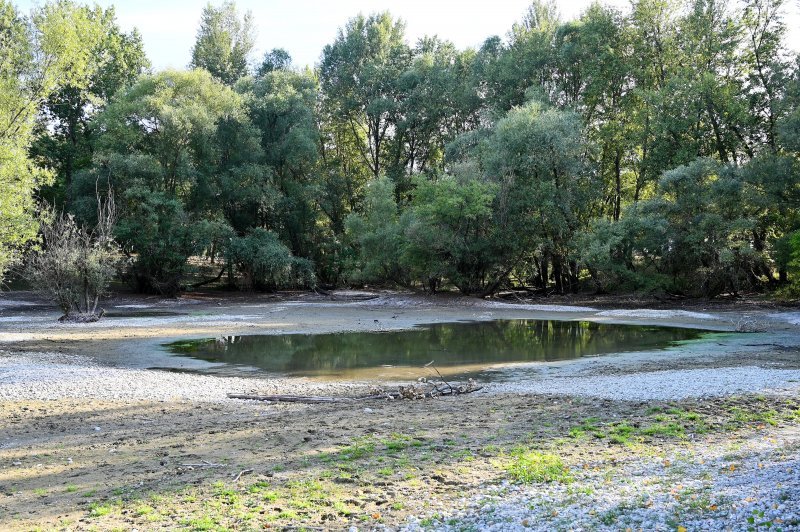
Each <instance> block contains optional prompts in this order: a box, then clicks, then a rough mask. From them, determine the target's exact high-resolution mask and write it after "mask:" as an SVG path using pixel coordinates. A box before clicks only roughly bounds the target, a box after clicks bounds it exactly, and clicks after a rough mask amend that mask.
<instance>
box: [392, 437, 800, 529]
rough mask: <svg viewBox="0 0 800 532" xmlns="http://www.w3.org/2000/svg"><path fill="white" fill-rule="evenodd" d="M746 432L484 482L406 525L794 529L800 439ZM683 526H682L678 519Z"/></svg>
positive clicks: (799, 516) (799, 519)
mask: <svg viewBox="0 0 800 532" xmlns="http://www.w3.org/2000/svg"><path fill="white" fill-rule="evenodd" d="M792 431H793V433H787V434H785V436H786V438H771V437H770V438H753V439H751V440H749V441H748V442H747V443H746V444H745V445H743V446H737V447H736V448H734V449H730V448H724V447H715V448H708V447H699V448H697V449H693V450H692V451H691V452H690V451H684V452H677V453H672V454H669V455H667V456H661V457H652V458H636V459H634V460H632V461H630V462H629V463H622V464H620V463H616V464H611V465H606V466H602V465H601V466H600V467H596V466H594V465H593V464H592V463H591V462H587V463H586V465H585V469H578V470H576V471H573V472H572V475H573V479H574V480H573V482H570V483H566V484H557V483H551V484H535V485H532V486H520V485H513V484H509V483H505V484H503V485H500V486H493V487H489V488H487V490H486V492H485V493H484V494H483V495H482V496H480V497H478V498H475V499H474V500H471V501H466V502H467V506H468V510H467V511H465V512H463V513H456V514H453V515H447V514H446V513H445V515H444V516H443V517H440V518H439V519H438V520H437V519H434V520H433V521H431V520H428V521H427V522H424V526H422V525H421V523H423V521H421V520H420V519H419V518H411V519H410V520H409V522H408V524H407V525H406V526H405V528H404V529H405V530H408V531H417V530H422V529H426V530H430V529H435V530H448V531H449V530H453V531H455V530H482V531H483V530H487V531H505V530H542V531H545V530H574V531H582V530H664V531H667V530H767V529H773V530H785V531H788V530H800V441H798V439H797V438H798V434H797V432H796V431H797V428H796V427H795V428H793V429H792ZM681 527H683V528H681Z"/></svg>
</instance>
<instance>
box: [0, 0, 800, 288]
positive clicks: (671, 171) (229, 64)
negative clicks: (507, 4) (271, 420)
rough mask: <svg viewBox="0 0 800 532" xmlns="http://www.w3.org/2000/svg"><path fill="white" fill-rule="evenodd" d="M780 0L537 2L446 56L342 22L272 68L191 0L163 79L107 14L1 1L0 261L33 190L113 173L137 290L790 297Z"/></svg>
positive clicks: (18, 244)
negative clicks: (759, 293) (562, 7)
mask: <svg viewBox="0 0 800 532" xmlns="http://www.w3.org/2000/svg"><path fill="white" fill-rule="evenodd" d="M782 4H783V3H782V1H781V0H743V1H741V2H739V3H732V2H720V1H716V0H689V1H686V2H678V1H675V0H672V1H669V0H635V1H634V2H633V3H632V7H631V9H630V10H629V11H627V12H620V11H617V10H615V9H613V8H610V7H607V6H604V5H602V4H599V3H597V4H594V5H592V6H591V7H589V8H588V9H587V10H586V11H585V12H584V13H583V14H582V15H581V16H580V17H579V18H578V19H575V20H570V21H564V20H562V19H560V18H559V15H558V13H557V10H556V8H555V4H554V3H551V2H550V3H549V2H545V1H535V2H534V3H533V4H532V5H531V6H530V8H529V10H528V11H527V13H525V14H524V16H523V18H522V20H521V21H520V22H519V23H518V24H515V25H514V26H513V27H512V28H511V30H510V31H509V33H508V35H507V36H506V37H505V38H500V37H490V38H489V39H487V40H486V41H485V42H484V44H483V45H482V46H481V47H480V48H479V49H477V50H473V49H467V50H459V49H457V48H456V47H455V46H454V45H453V44H452V43H450V42H448V41H446V40H442V39H439V38H437V37H429V38H423V39H420V40H419V41H418V42H417V43H413V44H411V43H409V42H408V41H407V39H406V38H405V27H404V24H403V22H402V21H400V20H397V19H395V18H393V17H392V16H391V15H390V14H389V13H379V14H373V15H370V16H362V15H359V16H356V17H354V18H353V19H351V20H350V21H349V22H348V23H347V24H346V25H345V26H344V27H343V28H341V29H340V30H339V32H338V35H337V37H336V39H335V40H334V42H332V43H330V44H329V45H328V46H326V47H325V48H324V50H323V51H322V54H321V57H320V60H319V64H318V66H317V67H316V69H314V70H311V69H305V70H303V69H298V68H295V67H293V66H292V62H291V58H290V57H289V55H288V54H287V53H286V52H285V51H284V50H281V49H275V50H272V51H270V52H268V53H266V54H265V56H264V57H263V59H262V60H260V61H255V60H254V58H253V46H254V37H253V35H254V34H253V32H254V27H255V22H254V21H253V20H252V17H251V16H250V14H241V13H239V12H238V11H237V9H236V6H235V5H234V4H233V3H225V4H222V5H221V6H219V7H213V6H211V5H209V6H207V7H206V8H205V9H204V11H203V14H202V21H201V26H200V28H199V29H198V33H197V40H196V43H195V46H194V48H193V49H192V59H191V65H190V68H189V69H188V70H186V71H163V72H153V71H152V70H151V69H150V65H149V62H148V59H147V57H146V56H145V53H144V51H143V47H142V42H141V38H140V37H139V35H138V34H137V33H136V32H133V33H125V32H124V31H122V30H121V29H120V28H119V26H118V25H117V23H116V21H115V17H114V12H113V9H109V10H102V9H99V8H89V7H85V6H83V5H80V4H76V3H73V2H71V1H68V0H59V1H54V2H51V3H48V4H45V5H44V6H43V7H41V8H37V9H36V10H34V12H33V13H31V14H30V15H24V14H22V13H20V12H19V11H18V10H17V9H15V8H14V6H13V5H12V4H11V3H9V2H8V1H7V0H0V85H2V90H0V163H1V164H0V192H1V194H0V267H2V268H6V267H7V266H9V265H11V264H12V263H14V262H15V261H16V260H18V258H19V256H20V253H22V252H23V251H24V250H25V249H28V248H30V247H31V245H32V244H31V242H32V241H34V240H35V236H36V227H37V225H36V219H35V198H36V197H39V198H42V199H44V200H46V201H48V202H50V203H55V204H56V205H57V206H58V208H61V209H65V210H66V211H68V212H70V213H73V214H74V215H75V219H76V220H78V221H79V222H80V223H83V224H87V225H92V224H96V223H97V220H96V219H95V217H96V212H97V201H98V200H97V198H99V197H105V195H106V194H107V192H108V191H113V194H114V196H115V201H116V207H117V211H118V215H119V222H118V224H117V227H116V238H117V240H118V241H119V242H120V244H121V245H122V248H123V251H124V253H125V254H126V256H127V257H128V260H127V261H126V266H125V268H124V269H123V271H122V272H121V276H122V278H124V279H126V280H128V281H129V282H130V283H131V285H132V286H133V287H135V288H136V289H137V290H140V291H155V292H160V293H165V294H174V293H176V292H178V291H180V290H183V289H186V288H187V287H191V286H193V285H195V286H197V285H201V284H204V283H207V282H211V281H216V282H219V283H222V284H227V285H229V286H238V287H240V288H244V289H267V290H269V289H276V288H283V287H313V286H317V285H321V286H342V285H364V284H399V285H403V286H417V287H423V288H425V289H427V290H430V291H435V290H437V289H439V288H440V287H446V286H455V287H457V288H458V289H459V290H460V291H462V292H464V293H467V294H490V293H493V292H496V291H497V290H500V289H503V288H506V287H521V288H525V289H529V290H535V291H540V292H541V293H550V292H558V293H564V292H569V291H579V290H598V291H655V292H668V293H676V294H686V295H702V296H717V295H720V294H725V293H730V294H738V293H741V292H745V291H752V290H765V289H770V290H772V289H779V290H782V291H784V293H787V294H791V293H793V291H794V293H796V292H797V291H798V290H800V288H798V287H800V210H799V208H800V166H799V165H800V107H798V103H800V79H798V75H799V72H800V70H798V64H797V58H796V57H794V56H793V55H792V54H791V53H790V51H789V50H788V49H787V47H786V43H785V33H786V28H785V25H784V23H783V20H782V9H783V5H782Z"/></svg>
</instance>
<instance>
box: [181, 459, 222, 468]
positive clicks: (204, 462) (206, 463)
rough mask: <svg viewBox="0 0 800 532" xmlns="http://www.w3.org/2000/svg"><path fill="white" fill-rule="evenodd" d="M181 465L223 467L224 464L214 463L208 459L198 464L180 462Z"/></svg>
mask: <svg viewBox="0 0 800 532" xmlns="http://www.w3.org/2000/svg"><path fill="white" fill-rule="evenodd" d="M181 466H183V467H225V464H214V463H212V462H209V461H208V460H203V461H202V463H199V464H181Z"/></svg>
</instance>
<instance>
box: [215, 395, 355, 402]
mask: <svg viewBox="0 0 800 532" xmlns="http://www.w3.org/2000/svg"><path fill="white" fill-rule="evenodd" d="M228 399H250V400H252V401H271V402H275V403H342V402H346V401H355V400H356V399H354V398H350V397H310V396H305V395H250V394H237V393H229V394H228Z"/></svg>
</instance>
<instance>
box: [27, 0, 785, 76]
mask: <svg viewBox="0 0 800 532" xmlns="http://www.w3.org/2000/svg"><path fill="white" fill-rule="evenodd" d="M14 3H15V4H16V5H17V7H19V8H21V9H22V10H24V11H26V10H28V9H30V8H31V7H32V6H35V5H38V4H39V3H41V0H17V1H15V2H14ZM91 3H97V4H99V5H101V6H103V7H109V6H111V5H114V6H115V7H116V11H117V20H118V21H119V24H120V26H121V27H122V28H123V29H125V30H128V31H129V30H131V29H133V28H134V27H135V28H138V29H139V32H140V33H141V34H142V38H143V40H144V45H145V50H146V51H147V55H148V57H149V58H150V60H151V62H152V63H153V67H154V69H156V70H161V69H164V68H185V67H186V66H187V65H188V63H189V60H190V56H191V49H192V45H193V44H194V39H195V35H196V32H197V27H198V25H199V22H200V14H201V12H202V9H203V6H205V5H206V4H207V0H93V1H91ZM212 3H213V4H214V5H218V4H220V3H222V2H221V0H214V1H212ZM557 3H558V7H559V11H560V12H561V15H562V18H563V19H570V18H574V17H577V16H578V15H580V13H581V12H582V11H583V10H584V9H585V8H586V7H587V6H589V5H590V4H591V3H592V0H561V1H558V2H557ZM602 3H604V4H606V5H611V6H614V7H618V8H620V9H622V10H623V11H624V10H626V9H627V8H628V6H629V5H630V2H629V0H605V1H603V2H602ZM529 4H530V0H481V1H472V0H400V1H398V0H394V1H390V0H370V1H367V0H237V1H236V5H237V6H238V8H239V9H240V11H242V12H244V11H247V10H250V11H252V13H253V17H254V19H255V20H254V21H255V26H256V28H257V32H258V34H257V40H256V50H255V54H254V55H255V57H256V58H260V57H262V56H263V54H264V52H266V51H269V50H271V49H273V48H284V49H286V50H287V51H288V52H289V53H290V54H291V56H292V58H293V60H294V64H295V65H296V66H299V67H303V66H306V65H308V66H314V65H315V64H317V63H318V62H319V58H320V54H321V53H322V49H323V48H324V47H325V45H326V44H329V43H331V42H333V41H334V39H335V38H336V33H337V30H338V28H340V27H342V26H343V25H344V24H345V23H346V22H347V20H348V19H349V18H351V17H353V16H354V15H357V14H358V13H363V14H365V15H368V14H370V13H373V12H378V11H384V10H388V11H390V12H391V13H392V15H394V16H395V17H400V18H402V19H403V20H404V21H405V22H406V36H407V38H408V40H409V42H410V43H414V42H415V41H416V40H417V39H418V38H419V37H422V36H423V35H438V36H439V37H441V38H443V39H449V40H451V41H453V42H454V43H455V44H456V46H458V47H459V48H467V47H475V48H477V47H479V46H480V44H481V43H482V42H483V41H484V40H485V39H486V38H487V37H490V36H492V35H499V36H501V37H504V36H505V35H506V34H507V32H508V30H510V29H511V26H512V24H514V22H516V21H519V20H520V19H521V18H522V16H523V14H524V13H525V11H526V9H527V7H528V5H529ZM786 11H787V19H786V22H787V27H788V28H789V36H788V38H789V46H790V48H791V49H793V50H794V51H795V52H800V0H788V1H787V2H786Z"/></svg>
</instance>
